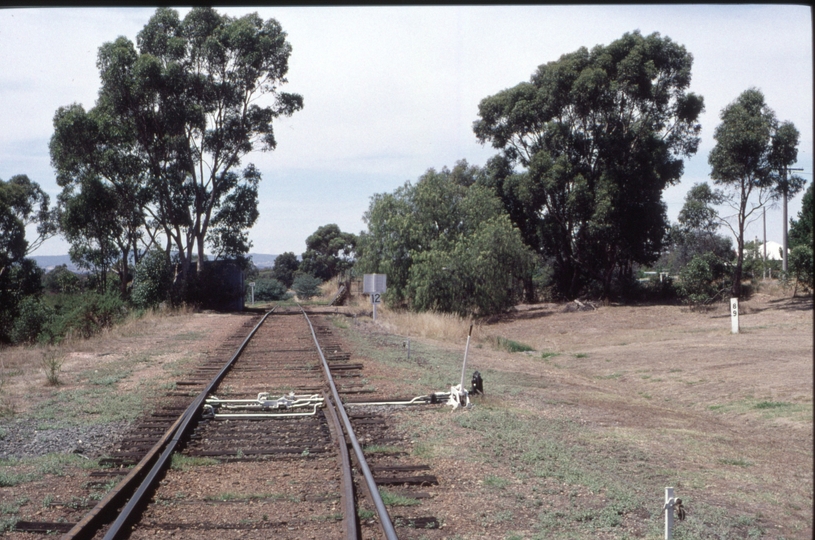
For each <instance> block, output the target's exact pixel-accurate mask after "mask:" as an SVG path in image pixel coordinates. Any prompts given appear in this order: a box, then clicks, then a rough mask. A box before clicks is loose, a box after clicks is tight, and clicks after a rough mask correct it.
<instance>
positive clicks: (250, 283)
mask: <svg viewBox="0 0 815 540" xmlns="http://www.w3.org/2000/svg"><path fill="white" fill-rule="evenodd" d="M249 288H250V289H251V290H252V305H253V306H254V305H255V282H254V281H250V282H249Z"/></svg>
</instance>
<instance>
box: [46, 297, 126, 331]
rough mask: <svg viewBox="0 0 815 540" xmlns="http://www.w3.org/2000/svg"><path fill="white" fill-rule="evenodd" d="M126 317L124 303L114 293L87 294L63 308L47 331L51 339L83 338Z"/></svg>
mask: <svg viewBox="0 0 815 540" xmlns="http://www.w3.org/2000/svg"><path fill="white" fill-rule="evenodd" d="M126 315H127V307H126V306H125V303H124V301H122V299H121V298H120V297H119V295H118V294H116V293H107V294H98V293H88V294H85V295H83V296H79V297H76V298H75V300H74V302H73V303H72V305H67V306H64V308H63V312H62V314H61V315H60V316H58V317H56V318H55V321H54V324H53V325H52V327H51V328H50V329H49V332H50V334H51V336H53V338H57V339H60V338H63V337H65V336H66V335H67V334H68V333H74V334H77V335H79V336H81V337H84V338H89V337H91V336H92V335H94V334H96V333H97V332H100V331H101V330H103V329H105V328H110V327H111V326H113V325H114V324H115V323H117V322H119V321H121V320H122V319H123V318H124V317H125V316H126Z"/></svg>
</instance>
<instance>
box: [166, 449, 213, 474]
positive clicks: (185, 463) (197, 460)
mask: <svg viewBox="0 0 815 540" xmlns="http://www.w3.org/2000/svg"><path fill="white" fill-rule="evenodd" d="M218 463H220V462H219V461H218V460H217V459H214V458H209V457H196V456H185V455H184V454H179V453H177V452H176V453H175V454H173V458H172V463H171V464H170V468H172V469H175V470H178V471H189V470H190V469H192V468H193V467H206V466H208V465H218Z"/></svg>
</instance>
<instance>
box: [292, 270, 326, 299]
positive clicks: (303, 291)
mask: <svg viewBox="0 0 815 540" xmlns="http://www.w3.org/2000/svg"><path fill="white" fill-rule="evenodd" d="M321 284H322V281H321V280H320V279H319V278H316V277H314V276H312V275H309V274H299V275H298V276H297V277H295V278H294V283H293V284H292V288H293V289H294V292H295V293H297V297H298V298H300V299H302V300H308V299H309V298H312V297H314V296H317V295H318V294H320V285H321Z"/></svg>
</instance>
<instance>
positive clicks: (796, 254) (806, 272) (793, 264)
mask: <svg viewBox="0 0 815 540" xmlns="http://www.w3.org/2000/svg"><path fill="white" fill-rule="evenodd" d="M812 259H813V254H812V248H811V247H810V246H807V245H798V246H795V247H794V248H792V251H790V254H789V260H788V262H789V269H790V273H791V274H792V275H793V276H794V277H795V279H796V280H797V282H798V283H799V284H801V285H802V286H803V287H804V288H805V289H808V290H812V289H813V282H812V281H813V276H812V266H813V260H812Z"/></svg>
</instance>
